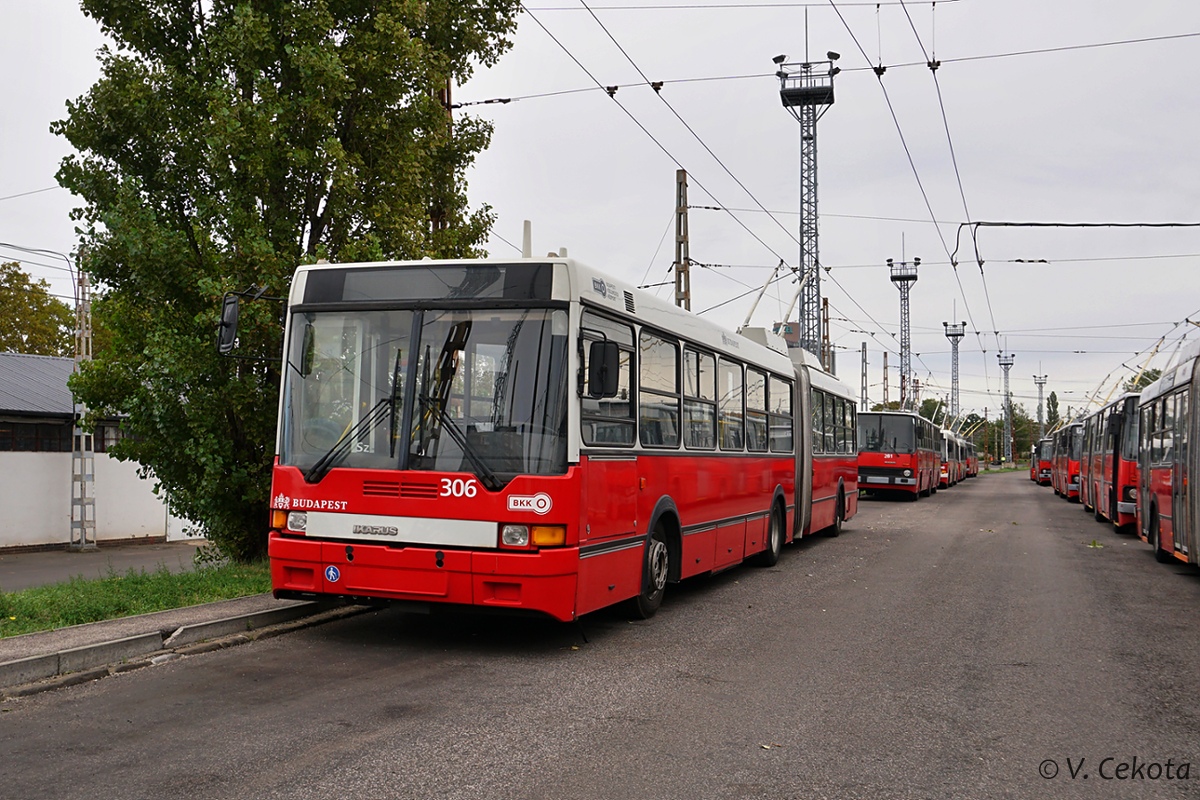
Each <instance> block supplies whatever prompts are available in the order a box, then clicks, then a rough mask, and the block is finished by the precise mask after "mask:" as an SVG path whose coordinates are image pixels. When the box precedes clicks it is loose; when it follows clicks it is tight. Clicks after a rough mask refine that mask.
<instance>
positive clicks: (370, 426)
mask: <svg viewBox="0 0 1200 800" xmlns="http://www.w3.org/2000/svg"><path fill="white" fill-rule="evenodd" d="M395 406H396V403H395V399H394V397H384V398H383V399H381V400H380V401H379V402H378V403H376V404H375V406H374V407H373V408H372V409H371V410H370V411H368V412H367V413H366V415H365V416H364V417H363V418H362V419H360V420H359V421H358V422H356V423H355V424H354V427H352V428H351V429H350V430H348V431H346V432H345V433H343V434H342V435H341V437H340V438H339V439H338V440H337V441H336V442H334V443H333V446H332V447H330V448H329V451H328V452H327V453H325V455H323V456H321V457H320V458H318V459H317V460H316V463H314V464H313V465H312V466H311V467H309V469H308V472H306V473H304V480H305V481H307V482H308V483H320V482H321V480H322V479H323V478H324V477H325V476H326V475H328V474H329V471H330V470H332V469H333V468H334V467H336V466H337V465H338V464H340V463H341V462H342V459H344V458H345V457H346V456H347V455H349V453H350V449H351V448H352V447H353V446H354V440H355V439H357V438H358V437H359V436H361V435H362V434H364V433H367V432H368V431H372V430H374V429H375V428H376V426H378V425H379V423H380V422H382V421H383V420H385V419H392V418H393V417H394V415H395Z"/></svg>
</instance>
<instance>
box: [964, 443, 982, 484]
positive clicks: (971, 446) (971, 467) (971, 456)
mask: <svg viewBox="0 0 1200 800" xmlns="http://www.w3.org/2000/svg"><path fill="white" fill-rule="evenodd" d="M963 446H964V447H965V448H966V463H967V477H968V478H976V477H978V476H979V451H978V450H976V448H975V443H974V442H972V441H971V440H970V439H967V438H965V437H964V438H963Z"/></svg>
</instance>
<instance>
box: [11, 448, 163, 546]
mask: <svg viewBox="0 0 1200 800" xmlns="http://www.w3.org/2000/svg"><path fill="white" fill-rule="evenodd" d="M95 470H96V471H95V478H94V484H93V490H94V492H95V495H94V496H95V498H96V539H97V541H99V542H104V541H113V540H120V539H138V538H147V537H154V536H166V537H167V538H168V539H171V540H176V539H185V538H187V537H186V536H185V535H184V532H183V530H184V526H185V523H184V521H183V520H180V519H179V518H177V517H174V516H170V515H168V513H167V507H166V504H165V503H164V502H163V499H162V498H161V497H158V496H156V495H155V494H154V492H153V487H154V481H153V480H142V479H141V478H139V477H138V475H137V470H138V467H137V465H136V464H133V463H131V462H121V461H117V460H116V459H113V458H110V457H109V456H108V455H106V454H103V453H98V454H97V455H96V461H95ZM70 541H71V454H70V453H0V548H3V547H14V546H19V545H44V544H67V543H69V542H70Z"/></svg>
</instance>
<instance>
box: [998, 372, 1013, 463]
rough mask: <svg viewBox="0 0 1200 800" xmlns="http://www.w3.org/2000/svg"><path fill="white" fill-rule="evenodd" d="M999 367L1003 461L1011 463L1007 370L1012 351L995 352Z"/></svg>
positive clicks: (1010, 401)
mask: <svg viewBox="0 0 1200 800" xmlns="http://www.w3.org/2000/svg"><path fill="white" fill-rule="evenodd" d="M996 358H998V359H999V360H1000V369H1002V370H1004V463H1005V464H1010V465H1011V464H1012V395H1011V394H1009V392H1008V371H1009V370H1010V369H1012V365H1013V359H1014V358H1015V357H1014V356H1013V354H1012V353H997V354H996Z"/></svg>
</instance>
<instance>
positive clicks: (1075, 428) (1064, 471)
mask: <svg viewBox="0 0 1200 800" xmlns="http://www.w3.org/2000/svg"><path fill="white" fill-rule="evenodd" d="M1053 438H1054V462H1053V464H1052V466H1051V475H1050V480H1051V484H1052V485H1053V486H1054V493H1055V494H1057V495H1059V496H1060V497H1063V498H1065V499H1067V500H1074V501H1076V502H1078V501H1079V459H1080V457H1081V456H1082V455H1083V425H1081V424H1080V423H1078V422H1072V423H1071V424H1070V425H1065V426H1063V427H1062V428H1059V429H1058V430H1057V431H1055V432H1054V436H1053Z"/></svg>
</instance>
